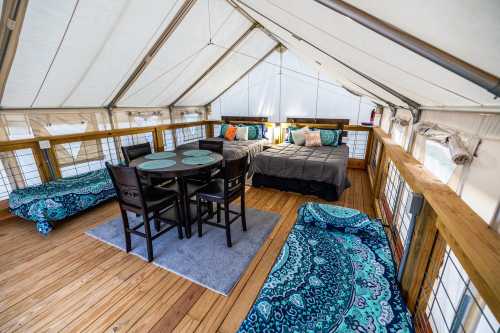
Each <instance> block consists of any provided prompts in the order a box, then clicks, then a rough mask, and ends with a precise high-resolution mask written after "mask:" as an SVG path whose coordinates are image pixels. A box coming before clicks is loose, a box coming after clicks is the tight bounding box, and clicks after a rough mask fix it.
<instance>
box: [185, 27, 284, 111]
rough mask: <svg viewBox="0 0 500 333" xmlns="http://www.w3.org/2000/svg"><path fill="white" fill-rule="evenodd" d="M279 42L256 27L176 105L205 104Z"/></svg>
mask: <svg viewBox="0 0 500 333" xmlns="http://www.w3.org/2000/svg"><path fill="white" fill-rule="evenodd" d="M276 45H277V42H276V41H274V40H273V39H271V38H269V36H267V35H266V34H265V33H264V32H263V31H262V30H261V29H254V30H252V32H251V33H250V34H249V35H248V36H247V37H246V38H245V39H244V40H243V41H242V42H241V44H240V45H238V47H236V48H235V49H234V50H233V52H231V54H230V55H229V56H228V57H227V58H225V59H224V60H223V62H222V63H221V64H220V65H219V66H217V67H216V68H215V69H214V70H213V71H211V72H210V73H209V75H208V76H206V77H205V79H203V80H202V81H200V82H199V83H198V84H197V85H196V86H194V87H193V89H192V90H191V91H190V92H189V94H187V95H186V96H185V97H184V98H182V99H181V100H180V101H179V102H178V103H177V104H176V105H179V106H184V105H205V104H207V103H208V102H210V101H211V100H212V99H213V98H215V97H216V96H217V95H218V94H219V93H220V92H221V91H223V90H224V89H226V88H228V87H229V86H230V85H231V84H232V83H234V81H235V80H237V79H238V78H239V77H240V76H241V75H243V74H244V73H245V72H246V71H247V70H248V69H250V68H251V67H252V66H253V65H254V64H255V63H256V62H258V61H259V59H261V58H262V57H263V56H264V55H265V54H266V53H268V52H269V51H270V50H272V49H273V48H274V47H276Z"/></svg>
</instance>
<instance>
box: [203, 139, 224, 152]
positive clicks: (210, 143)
mask: <svg viewBox="0 0 500 333" xmlns="http://www.w3.org/2000/svg"><path fill="white" fill-rule="evenodd" d="M198 147H199V148H200V149H204V150H210V151H212V152H214V153H217V154H221V155H222V151H223V147H224V142H223V141H222V140H220V141H215V140H200V141H198Z"/></svg>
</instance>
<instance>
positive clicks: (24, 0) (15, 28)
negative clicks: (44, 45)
mask: <svg viewBox="0 0 500 333" xmlns="http://www.w3.org/2000/svg"><path fill="white" fill-rule="evenodd" d="M27 8H28V0H17V1H4V2H3V8H2V14H1V15H2V16H1V19H0V50H1V51H0V103H1V102H2V98H3V94H4V91H5V86H6V85H7V79H8V77H9V73H10V69H11V67H12V63H13V62H14V57H15V55H16V51H17V44H18V43H19V36H20V35H21V29H22V26H23V22H24V17H25V14H26V9H27Z"/></svg>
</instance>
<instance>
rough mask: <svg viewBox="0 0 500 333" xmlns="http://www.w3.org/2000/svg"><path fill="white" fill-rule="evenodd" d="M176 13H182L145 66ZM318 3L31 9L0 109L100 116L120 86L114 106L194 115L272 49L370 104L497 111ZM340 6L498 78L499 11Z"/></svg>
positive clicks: (197, 1)
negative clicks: (192, 110) (314, 65)
mask: <svg viewBox="0 0 500 333" xmlns="http://www.w3.org/2000/svg"><path fill="white" fill-rule="evenodd" d="M18 1H26V0H18ZM187 2H192V3H193V5H192V6H189V10H188V11H187V12H186V14H185V15H184V16H183V17H182V19H181V20H180V21H179V23H178V25H176V26H175V29H173V30H172V33H171V34H170V35H169V36H168V38H166V39H165V40H164V43H162V44H161V45H160V47H159V49H158V52H155V54H154V57H151V58H148V57H147V55H148V54H149V53H148V52H150V51H151V49H152V48H153V47H154V46H155V45H157V41H158V39H159V38H160V37H161V36H162V33H163V34H164V31H165V30H166V29H167V28H168V27H169V26H170V25H172V24H173V23H172V22H175V19H176V17H178V12H179V11H180V10H181V9H182V8H183V6H186V3H187ZM319 2H320V1H315V0H310V1H286V0H190V1H182V0H151V1H148V3H147V5H145V4H144V2H143V1H140V0H115V1H104V2H103V1H98V0H72V1H69V0H68V1H62V2H61V1H58V0H30V1H29V3H28V7H27V10H26V14H25V19H24V23H23V26H22V30H21V34H20V38H19V43H18V45H17V49H16V53H15V57H14V59H13V63H12V67H11V69H10V73H9V75H8V79H7V82H6V86H5V91H4V94H3V97H2V99H1V103H0V105H1V107H2V108H32V107H33V108H37V107H53V108H58V107H104V106H108V105H109V104H110V102H112V101H114V98H115V97H116V96H117V94H118V92H119V91H120V90H123V87H124V86H126V85H127V89H125V90H123V91H124V94H123V96H120V97H121V98H119V99H118V100H117V101H116V102H117V103H116V105H117V106H122V107H165V106H171V105H173V104H175V105H179V106H194V105H203V104H206V103H208V102H210V101H211V100H212V99H213V98H215V97H217V96H218V95H219V94H220V93H221V92H223V91H224V90H226V89H228V88H229V86H231V84H233V82H234V81H235V80H237V79H238V78H239V77H241V76H242V75H243V74H244V73H245V71H246V70H248V69H249V68H251V67H252V66H254V65H255V64H256V63H257V62H258V60H259V59H261V58H262V57H263V56H264V55H265V54H266V53H267V52H269V50H271V49H272V48H274V47H275V46H276V45H277V41H279V42H281V43H283V44H284V45H285V46H286V47H288V48H289V49H290V50H292V51H293V52H294V53H296V54H297V55H299V56H301V57H304V58H305V59H309V60H310V61H317V62H319V63H321V66H322V68H323V69H324V72H326V73H330V74H331V75H332V77H334V78H335V79H336V80H337V81H338V82H340V83H341V84H342V85H344V86H345V87H346V88H348V89H350V90H352V91H355V92H357V93H361V94H363V95H365V96H367V97H369V98H371V99H372V100H373V101H375V102H377V103H380V104H386V103H392V104H395V105H400V106H406V105H407V104H409V103H408V101H410V102H412V101H414V102H416V103H417V104H420V105H422V106H442V105H444V106H457V107H476V106H497V107H500V99H494V98H493V97H494V95H493V94H492V93H490V92H488V91H487V90H485V89H484V88H482V87H480V86H478V85H476V84H474V83H472V82H470V81H468V80H467V79H464V78H462V77H461V76H458V75H457V74H455V73H453V72H451V71H449V70H447V69H445V68H444V67H442V66H440V65H438V64H436V63H434V62H431V61H430V60H428V59H426V58H424V57H422V56H420V55H418V54H416V53H414V52H413V51H411V50H408V49H407V48H405V47H403V46H401V45H399V44H397V43H395V42H393V41H392V40H390V39H388V38H386V37H384V36H382V35H381V34H379V33H376V32H374V31H372V30H370V29H368V28H366V27H364V26H362V25H360V24H359V23H358V22H355V21H353V20H351V19H347V18H346V17H345V16H343V15H341V14H339V13H337V12H335V11H333V10H331V9H329V8H327V7H325V6H324V5H322V4H320V3H319ZM325 2H327V1H325ZM346 2H347V3H350V4H352V5H354V6H356V7H358V8H360V9H362V10H365V11H366V12H367V13H369V14H372V15H374V16H376V17H378V18H380V19H382V20H384V21H386V22H389V23H391V24H392V25H394V26H395V27H396V28H399V29H401V30H403V31H406V32H408V33H409V34H411V35H413V36H416V37H417V38H420V39H422V40H424V41H426V42H428V43H430V44H432V45H434V46H436V47H438V48H440V49H442V50H444V51H446V52H448V53H450V54H453V55H455V56H456V57H458V58H460V59H463V60H464V61H467V62H469V63H471V64H472V65H475V66H476V67H480V68H481V69H483V70H484V71H487V72H489V73H491V74H493V75H496V76H500V52H498V45H500V29H498V22H497V19H496V16H497V15H496V13H498V12H500V3H499V2H498V1H495V0H480V1H477V2H474V3H469V2H467V1H459V2H457V1H454V0H444V1H440V2H435V1H424V2H418V3H415V4H406V3H404V4H403V3H401V2H399V1H395V0H385V1H383V2H377V3H376V4H375V3H370V2H366V1H358V0H348V1H346ZM4 3H5V2H4V1H0V4H4ZM235 6H236V7H238V8H237V9H236V8H235ZM4 7H5V6H4ZM472 17H473V18H472ZM253 20H255V21H257V22H258V23H259V24H260V25H262V26H263V28H265V29H261V28H260V27H255V26H253V24H255V22H254V21H253ZM266 32H270V33H271V34H272V35H273V37H274V38H271V37H270V36H269V35H268V34H266ZM221 57H222V58H221ZM143 63H145V65H144V68H141V70H140V71H139V75H137V78H134V80H130V78H131V75H132V74H133V73H134V70H136V69H137V68H138V67H139V66H142V65H141V64H143ZM128 83H131V84H130V85H128Z"/></svg>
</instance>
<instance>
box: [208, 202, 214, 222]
mask: <svg viewBox="0 0 500 333" xmlns="http://www.w3.org/2000/svg"><path fill="white" fill-rule="evenodd" d="M207 209H208V218H209V219H212V218H213V217H214V205H213V204H212V203H211V202H210V201H207Z"/></svg>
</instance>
